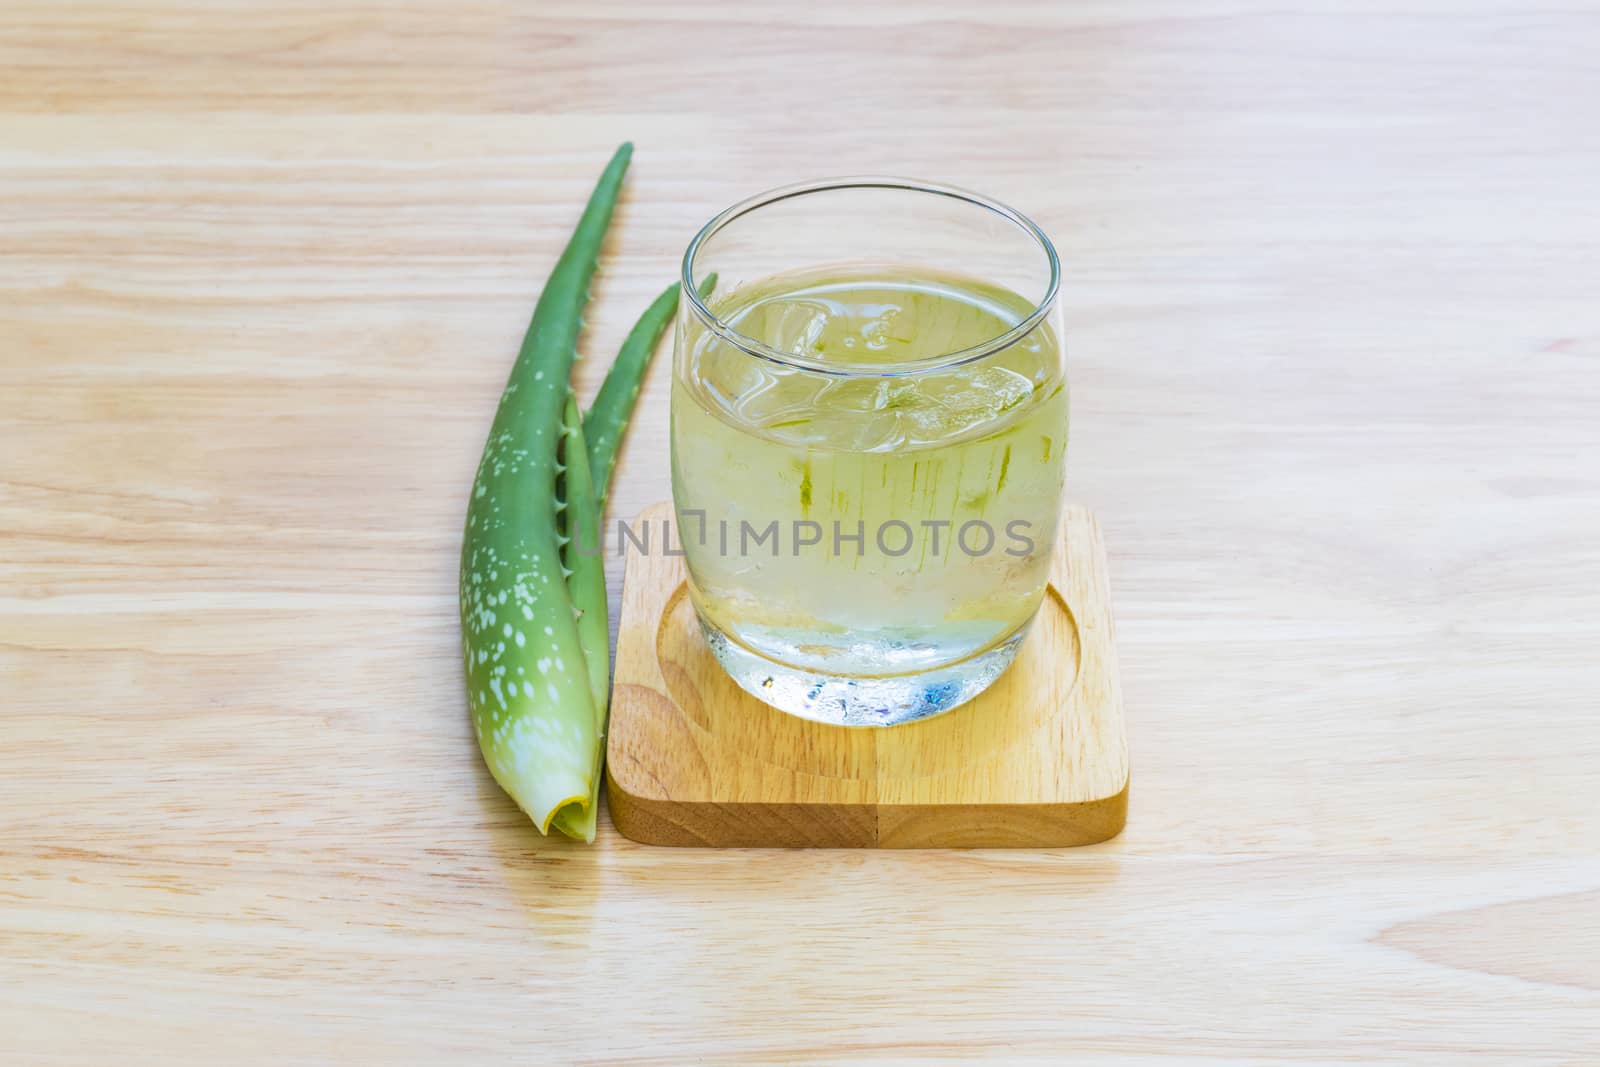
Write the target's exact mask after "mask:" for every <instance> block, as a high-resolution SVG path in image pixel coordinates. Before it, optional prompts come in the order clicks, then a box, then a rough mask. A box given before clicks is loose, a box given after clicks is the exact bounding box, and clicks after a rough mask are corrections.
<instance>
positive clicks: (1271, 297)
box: [0, 0, 1600, 1067]
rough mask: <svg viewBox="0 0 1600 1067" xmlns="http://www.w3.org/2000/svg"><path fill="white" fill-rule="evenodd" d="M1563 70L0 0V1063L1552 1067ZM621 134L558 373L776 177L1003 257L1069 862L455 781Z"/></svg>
mask: <svg viewBox="0 0 1600 1067" xmlns="http://www.w3.org/2000/svg"><path fill="white" fill-rule="evenodd" d="M1597 49H1600V10H1597V9H1595V8H1594V7H1592V6H1590V7H1588V8H1587V10H1585V9H1583V8H1582V7H1580V6H1579V5H1575V4H1570V3H1563V4H1557V5H1554V6H1551V5H1541V6H1539V8H1538V9H1537V10H1524V9H1523V6H1522V5H1518V4H1515V3H1513V2H1511V0H1500V2H1496V3H1487V4H1485V3H1448V4H1447V3H1443V2H1434V0H1411V2H1407V3H1400V2H1398V0H1388V2H1381V0H1363V2H1360V3H1353V4H1334V3H1331V2H1330V3H1318V2H1303V3H1302V2H1290V3H1281V2H1280V3H1271V4H1260V5H1257V4H1252V3H1246V2H1242V0H1241V2H1224V0H1196V2H1186V3H1177V2H1170V0H1168V2H1147V3H1138V4H1128V3H1111V2H1109V0H1108V2H1100V3H1085V4H1046V3H1038V4H1033V3H1012V2H999V3H988V4H957V3H953V2H942V3H923V4H867V3H863V2H860V0H851V2H845V0H813V2H809V3H805V4H783V5H771V6H766V5H760V4H755V3H750V2H745V0H708V2H703V3H694V4H678V5H648V4H645V3H643V2H633V3H625V4H608V5H602V4H590V3H581V2H577V0H570V2H563V3H525V2H519V0H471V2H467V3H462V2H459V0H457V2H449V3H446V2H442V0H422V2H417V3H410V4H404V5H390V4H384V3H380V2H377V0H280V2H277V3H273V4H250V3H228V4H220V3H219V4H205V3H199V2H194V0H142V2H138V3H128V4H113V3H108V2H104V0H85V2H78V3H70V4H66V3H52V2H50V0H20V2H12V3H9V4H6V5H4V7H3V9H0V1061H4V1062H6V1063H8V1064H18V1065H23V1064H27V1065H33V1064H58V1063H60V1064H67V1063H71V1064H78V1063H85V1064H87V1063H109V1062H140V1061H144V1062H159V1063H163V1064H182V1065H187V1064H216V1063H230V1064H231V1063H246V1062H257V1061H261V1062H264V1061H268V1060H271V1061H275V1062H288V1061H301V1062H338V1063H345V1064H348V1063H401V1062H426V1063H456V1062H497V1061H498V1062H511V1063H541V1064H555V1063H587V1064H629V1065H676V1064H686V1063H695V1064H716V1065H727V1067H733V1065H749V1064H767V1063H789V1062H795V1063H870V1064H918V1063H927V1062H933V1061H958V1060H967V1059H970V1060H973V1061H978V1062H994V1063H1001V1062H1019V1063H1021V1062H1034V1063H1050V1062H1058V1061H1059V1060H1060V1059H1061V1058H1062V1057H1063V1056H1066V1055H1068V1054H1070V1055H1071V1056H1072V1057H1073V1058H1074V1059H1075V1061H1076V1062H1091V1063H1114V1064H1166V1063H1180V1062H1181V1063H1214V1064H1228V1065H1236V1064H1268V1063H1296V1064H1347V1063H1415V1064H1438V1063H1448V1062H1458V1061H1459V1062H1475V1063H1484V1064H1496V1065H1499V1064H1514V1065H1522V1064H1593V1063H1595V1062H1597V1061H1600V705H1597V696H1596V694H1597V693H1600V651H1597V647H1600V409H1597V404H1600V396H1597V392H1600V390H1597V374H1600V299H1597V298H1600V206H1597V205H1600V198H1597V193H1600V64H1597V63H1596V59H1595V57H1596V54H1597ZM628 138H631V139H633V140H634V141H635V142H636V143H637V146H638V151H637V156H636V162H635V167H634V170H633V172H632V176H631V178H630V185H629V191H628V194H627V198H626V200H625V202H624V204H623V206H622V207H621V209H620V210H619V215H618V224H617V227H616V232H615V238H614V240H612V242H611V243H610V245H609V246H608V250H607V253H606V255H605V259H604V272H603V277H602V278H601V280H600V281H599V283H598V284H597V286H596V290H595V297H596V303H595V304H594V305H593V306H592V308H591V311H590V314H589V320H590V322H591V324H592V328H591V331H590V334H589V336H588V341H587V343H586V345H585V348H586V350H587V352H588V353H589V354H590V356H591V362H590V363H589V364H588V366H587V368H586V369H585V370H584V371H583V372H582V388H583V389H584V391H585V392H588V391H591V390H592V389H593V388H594V386H595V384H596V381H597V371H598V370H599V368H601V367H602V366H603V365H604V362H605V361H606V360H607V359H608V358H609V354H610V353H611V352H612V351H613V350H614V348H615V345H616V343H617V342H618V340H619V339H620V337H621V335H622V333H623V332H624V330H625V328H626V326H627V325H628V323H629V322H630V321H631V319H632V317H633V315H634V314H635V313H636V312H637V311H638V310H639V309H640V308H641V307H642V305H643V303H644V301H645V300H646V299H647V297H648V296H649V295H651V294H652V293H654V292H655V291H656V290H657V289H659V288H660V287H661V286H662V285H664V284H665V283H666V282H668V281H669V280H671V278H672V277H673V275H674V272H675V270H676V267H677V261H678V257H679V255H680V254H681V252H682V249H683V246H684V245H685V243H686V242H687V240H688V238H689V237H690V235H691V234H692V233H693V231H694V230H695V228H696V227H697V226H698V225H699V223H701V222H702V221H703V220H704V219H705V218H707V217H709V215H710V214H712V213H713V212H714V211H715V210H717V209H719V208H721V207H722V206H724V205H726V204H727V203H730V202H732V201H733V200H735V199H738V198H741V197H743V196H746V195H749V194H751V193H754V192H757V191H759V190H762V189H764V188H767V187H770V186H772V185H775V184H780V183H783V182H786V181H790V180H797V179H801V178H806V177H812V176H818V175H826V174H836V173H851V172H857V173H859V172H891V173H908V174H913V175H921V176H927V177H933V178H937V179H941V180H945V181H950V182H954V183H957V184H964V185H970V186H974V187H977V188H979V189H982V190H984V191H987V192H990V193H992V194H993V195H996V196H998V197H1000V198H1002V199H1004V200H1006V201H1009V202H1011V203H1013V204H1015V205H1017V206H1019V207H1020V208H1022V209H1023V210H1025V211H1028V212H1030V213H1031V214H1033V215H1034V217H1035V218H1037V219H1038V220H1039V222H1040V223H1041V224H1042V225H1043V226H1044V227H1045V229H1046V230H1047V231H1049V232H1050V233H1051V234H1052V235H1053V236H1054V237H1055V238H1056V240H1057V243H1058V244H1059V246H1060V248H1061V250H1062V253H1063V257H1064V261H1065V283H1064V287H1063V293H1064V296H1063V299H1064V300H1065V306H1066V314H1067V322H1068V331H1069V342H1070V348H1071V358H1072V377H1073V386H1074V397H1073V400H1074V407H1075V410H1074V419H1073V439H1072V443H1071V451H1070V454H1069V478H1068V487H1069V493H1070V495H1071V496H1072V498H1073V499H1074V500H1076V501H1078V502H1081V503H1085V504H1088V505H1090V506H1092V507H1093V508H1095V509H1096V511H1097V512H1098V514H1099V516H1100V519H1101V522H1102V523H1103V525H1104V528H1105V530H1106V535H1107V540H1108V544H1109V548H1110V555H1111V570H1112V583H1113V592H1114V596H1115V605H1116V610H1117V615H1118V625H1119V628H1120V648H1121V659H1122V668H1123V682H1124V689H1125V693H1126V699H1127V708H1128V718H1129V723H1130V735H1131V749H1132V754H1133V793H1132V805H1131V813H1130V820H1129V824H1128V828H1127V831H1126V832H1125V833H1124V834H1123V835H1122V836H1121V837H1120V838H1118V839H1116V840H1114V841H1112V842H1109V843H1107V844H1105V845H1101V846H1095V847H1092V848H1085V849H1081V850H1075V851H1059V852H1052V851H1038V852H924V853H897V854H878V853H861V852H781V851H772V852H761V851H755V852H738V851H729V852H711V851H693V850H688V851H683V850H659V849H652V848H647V847H642V846H636V845H633V844H631V843H629V842H628V841H625V840H623V839H620V838H619V837H618V836H617V835H616V834H615V833H614V832H612V831H611V829H610V827H609V825H603V828H602V832H601V836H600V839H599V841H598V842H597V843H596V844H595V845H594V846H593V847H584V846H582V845H574V844H571V843H568V842H566V841H560V840H545V839H542V838H540V837H539V836H538V834H537V833H536V832H535V831H534V830H533V829H532V828H531V827H530V826H529V824H528V822H527V820H526V819H525V818H523V817H522V816H521V814H520V813H519V812H518V811H517V810H516V809H515V808H514V807H513V806H512V805H511V804H510V803H509V802H508V801H507V800H506V799H505V798H504V797H503V796H502V795H501V794H500V793H499V791H498V790H497V789H496V788H495V787H494V785H493V783H492V782H491V781H490V779H489V777H488V775H487V774H486V772H485V771H484V769H483V767H482V765H481V763H480V760H479V757H478V754H477V751H476V749H475V746H474V743H473V738H472V734H471V730H470V728H469V725H468V721H467V716H466V712H465V708H464V704H463V694H462V684H461V676H460V667H459V663H458V660H457V649H458V645H457V640H458V637H457V625H456V588H455V579H456V553H457V548H458V545H459V537H460V530H461V523H462V516H463V514H464V505H465V492H466V490H467V487H468V484H469V482H470V479H471V476H472V472H473V469H474V466H475V464H476V461H477V456H478V452H479V449H480V447H481V445H482V443H483V439H484V435H485V433H486V431H487V426H488V421H489V418H490V415H491V412H492V410H493V406H494V404H495V401H496V398H497V396H498V394H499V391H500V387H501V385H502V383H503V381H504V377H505V373H506V370H507V368H508V367H509V364H510V360H511V358H512V355H513V352H514V349H515V346H516V344H517V341H518V339H519V338H520V335H521V332H522V329H523V326H524V323H525V320H526V317H527V314H528V312H529V310H530V307H531V304H532V300H533V298H534V295H535V294H536V292H537V290H538V287H539V285H540V283H541V282H542V279H543V277H544V275H545V273H546V272H547V271H548V269H549V268H550V266H551V264H552V263H553V261H554V258H555V256H556V254H557V252H558V250H559V247H560V245H561V242H562V241H563V240H564V238H565V235H566V233H567V231H568V229H569V227H570V225H571V224H572V222H573V220H574V219H575V217H576V212H577V209H578V207H579V205H580V203H581V201H582V198H583V197H584V196H585V195H586V193H587V191H588V188H589V186H590V183H591V182H592V180H593V178H594V177H595V175H596V173H597V172H598V170H599V167H600V166H601V164H602V163H603V162H604V160H605V158H606V156H607V154H608V153H609V152H610V151H611V149H612V148H613V147H614V146H615V144H616V143H617V142H619V141H621V140H623V139H628ZM667 370H668V367H667V361H666V360H664V359H663V360H659V361H658V362H657V364H656V366H655V368H654V371H653V373H652V376H651V383H650V387H649V390H648V393H647V395H646V396H645V397H644V399H643V408H642V410H641V412H640V414H639V416H638V419H637V422H636V425H635V428H634V431H633V433H632V436H631V439H630V440H629V442H628V444H627V448H626V453H625V456H624V459H623V465H622V469H621V481H620V485H619V487H618V489H617V491H616V493H615V498H614V504H615V509H614V510H615V513H616V514H631V513H632V512H633V511H635V510H636V509H638V508H640V507H642V506H643V505H645V504H646V503H648V502H650V501H653V500H656V499H660V498H663V497H664V496H665V495H666V494H667V491H668V487H667V459H666V420H667V410H666V404H667V396H666V390H665V385H666V381H667ZM613 592H615V590H613ZM602 821H603V822H604V820H602Z"/></svg>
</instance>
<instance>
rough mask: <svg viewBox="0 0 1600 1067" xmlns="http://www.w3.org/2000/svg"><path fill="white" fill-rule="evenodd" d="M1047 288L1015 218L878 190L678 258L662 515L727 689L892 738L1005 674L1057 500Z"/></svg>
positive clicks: (1040, 571)
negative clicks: (673, 517) (887, 728)
mask: <svg viewBox="0 0 1600 1067" xmlns="http://www.w3.org/2000/svg"><path fill="white" fill-rule="evenodd" d="M1059 282H1060V266H1059V263H1058V261H1057V258H1056V252H1055V249H1054V248H1053V247H1052V246H1051V244H1050V241H1049V239H1048V238H1047V237H1045V235H1044V233H1043V232H1042V231H1041V230H1040V229H1039V227H1038V226H1036V225H1034V223H1033V222H1032V221H1030V220H1029V219H1028V218H1027V217H1025V216H1024V215H1022V214H1021V213H1019V212H1017V211H1014V210H1012V209H1011V208H1008V207H1006V206H1004V205H1003V204H1000V203H997V202H996V201H994V200H991V199H989V198H987V197H984V196H980V195H978V194H976V193H972V192H967V191H965V190H962V189H957V188H953V187H950V186H944V185H936V184H933V183H930V182H921V181H911V180H904V179H896V178H845V179H833V180H826V181H818V182H811V183H807V184H803V185H795V186H790V187H787V188H783V189H778V190H775V191H773V192H770V193H766V194H764V195H762V196H757V197H755V198H753V199H750V200H747V201H745V202H743V203H741V204H737V205H735V206H733V207H731V208H729V209H728V210H726V211H724V212H723V213H722V214H720V215H718V216H717V217H716V218H714V219H712V220H711V221H710V222H708V223H707V224H706V225H705V227H704V228H703V229H701V230H700V232H699V233H698V234H697V235H696V236H695V238H694V240H693V241H691V242H690V244H689V248H688V251H687V252H686V253H685V254H684V258H683V298H682V300H681V301H680V304H679V313H678V323H677V340H676V347H675V353H674V367H673V389H672V435H671V436H672V497H673V503H674V506H675V509H676V512H677V520H678V531H679V538H680V540H681V542H682V547H683V551H684V554H685V557H686V562H687V564H688V570H689V588H690V594H691V597H692V599H693V603H694V607H695V611H696V612H697V614H698V616H699V619H700V623H701V626H702V627H703V629H704V632H705V636H706V640H707V642H708V643H709V645H710V647H711V650H712V651H713V653H714V654H715V655H716V658H717V660H718V661H719V662H720V663H721V664H722V666H723V668H724V669H725V670H726V671H727V672H728V674H729V675H730V676H731V677H732V678H733V680H734V681H735V682H737V683H738V684H739V685H740V686H741V687H743V688H744V689H745V690H747V691H748V692H750V693H752V694H754V695H755V696H756V697H758V698H760V699H761V700H763V701H765V702H767V703H768V704H771V705H772V706H774V707H777V708H779V709H781V710H783V711H786V712H790V713H792V714H795V715H800V716H804V717H806V718H811V719H818V720H821V721H824V722H829V723H838V724H846V725H893V724H896V723H903V722H909V721H912V720H915V719H920V718H924V717H926V716H929V715H934V714H938V713H939V712H942V711H946V710H948V709H950V708H953V707H955V706H956V705H958V704H961V703H963V702H964V701H967V700H970V699H971V698H972V697H974V696H976V695H977V694H978V693H980V692H982V691H983V690H984V689H985V688H986V687H988V686H989V685H990V684H992V683H993V682H994V680H995V679H996V678H998V677H999V676H1000V674H1001V673H1002V672H1003V671H1004V670H1005V668H1006V667H1007V666H1008V665H1009V664H1010V663H1011V662H1012V660H1013V659H1014V658H1015V656H1016V653H1017V649H1018V647H1019V646H1020V644H1021V642H1022V640H1023V638H1024V637H1025V636H1026V634H1027V631H1028V627H1029V625H1030V624H1031V622H1032V620H1033V617H1034V615H1035V613H1036V612H1037V611H1038V608H1039V605H1040V603H1041V600H1042V599H1043V595H1044V589H1045V581H1046V576H1047V574H1048V571H1049V564H1050V554H1051V551H1052V548H1053V546H1054V543H1055V533H1056V523H1057V519H1058V517H1059V514H1060V508H1061V488H1062V478H1063V472H1064V453H1065V446H1066V437H1067V406H1068V405H1067V397H1068V393H1067V385H1066V372H1065V364H1064V357H1063V350H1062V344H1061V328H1060V311H1059V309H1058V306H1057V300H1056V295H1057V289H1058V287H1059Z"/></svg>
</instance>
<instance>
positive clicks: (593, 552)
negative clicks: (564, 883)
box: [551, 393, 611, 841]
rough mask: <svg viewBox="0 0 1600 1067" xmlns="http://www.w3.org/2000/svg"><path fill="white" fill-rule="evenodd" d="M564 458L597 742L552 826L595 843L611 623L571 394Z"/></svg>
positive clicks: (572, 574) (571, 584) (571, 569)
mask: <svg viewBox="0 0 1600 1067" xmlns="http://www.w3.org/2000/svg"><path fill="white" fill-rule="evenodd" d="M561 429H562V435H563V438H564V440H563V443H562V456H563V463H564V466H565V472H564V475H563V478H562V488H563V491H564V493H563V495H564V497H565V500H564V501H563V503H562V505H561V515H562V518H563V520H564V523H563V530H562V535H561V544H562V551H563V557H562V558H563V562H564V563H565V565H566V569H567V588H568V589H569V590H570V591H571V593H572V600H573V603H574V605H575V606H576V610H577V613H578V643H579V645H581V646H582V648H583V658H584V663H585V665H586V666H587V668H588V676H589V694H590V697H591V698H592V700H593V705H594V725H595V737H596V743H595V746H594V757H593V758H594V764H593V768H592V769H591V771H590V775H589V795H588V797H587V798H585V802H584V803H582V804H567V805H565V806H564V807H562V808H561V809H560V810H559V811H557V812H556V815H555V818H554V820H552V822H551V825H552V826H554V827H555V828H556V829H558V830H560V831H561V832H562V833H564V834H566V835H567V836H568V837H575V838H582V839H583V840H585V841H593V840H594V831H595V821H596V817H597V815H598V813H599V810H600V804H599V800H600V768H601V764H602V763H603V755H602V754H603V753H604V751H605V727H606V708H607V705H608V703H609V698H610V693H611V632H610V628H609V627H608V626H607V623H606V572H605V561H604V559H603V557H602V555H601V546H602V544H603V542H602V540H601V537H600V501H599V499H598V498H597V497H596V495H595V486H594V481H593V479H592V478H591V477H590V475H589V452H588V449H587V448H586V447H585V443H584V438H583V419H582V418H581V416H579V414H578V401H577V399H576V398H574V397H573V396H571V395H570V393H569V395H568V396H567V406H566V409H565V411H564V412H563V418H562V424H561Z"/></svg>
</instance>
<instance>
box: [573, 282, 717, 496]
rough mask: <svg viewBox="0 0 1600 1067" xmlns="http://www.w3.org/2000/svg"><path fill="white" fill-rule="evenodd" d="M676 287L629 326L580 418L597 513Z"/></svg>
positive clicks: (705, 288) (706, 289)
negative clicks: (587, 451)
mask: <svg viewBox="0 0 1600 1067" xmlns="http://www.w3.org/2000/svg"><path fill="white" fill-rule="evenodd" d="M716 284H717V276H716V275H715V274H708V275H706V278H705V280H704V281H702V282H701V283H700V286H699V292H700V296H701V297H702V298H704V297H705V296H706V295H708V294H709V293H710V292H711V290H712V289H713V288H715V287H716ZM681 288H682V286H681V285H680V284H679V283H676V282H675V283H673V284H672V285H669V286H668V287H667V289H666V291H665V292H663V293H662V294H661V295H660V296H658V297H656V298H655V299H654V300H653V301H651V302H650V306H649V307H647V308H645V310H644V314H642V315H640V316H639V321H638V322H636V323H634V324H633V329H631V330H629V331H628V336H627V338H626V339H624V340H623V342H622V347H621V348H620V349H618V350H617V358H616V359H615V360H613V361H612V363H611V369H610V370H608V371H607V372H606V379H605V381H603V382H601V383H600V391H599V392H598V393H596V394H595V397H594V403H592V404H590V405H589V412H588V414H586V415H585V416H584V418H583V425H584V434H585V436H587V438H588V440H589V470H590V472H591V473H592V474H593V475H594V484H595V487H596V489H597V490H598V492H599V495H600V502H601V508H602V513H603V511H604V505H605V497H606V492H607V490H608V489H609V488H610V485H611V468H612V466H613V465H614V464H615V462H616V459H617V449H618V448H619V447H621V444H622V434H623V431H624V430H626V429H627V426H628V417H629V416H630V415H631V414H632V413H633V404H634V401H636V400H637V399H638V398H639V387H640V386H641V385H642V384H643V383H644V372H645V371H646V370H648V369H649V367H650V357H651V356H652V355H654V354H655V350H656V347H657V346H658V345H659V344H660V341H661V334H662V333H663V332H664V331H665V330H666V328H667V325H668V324H669V323H670V322H672V317H673V315H674V314H675V313H676V312H677V310H678V293H679V290H680V289H681Z"/></svg>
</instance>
